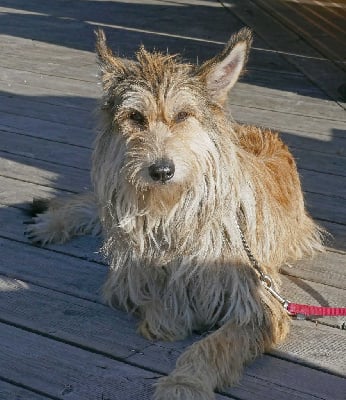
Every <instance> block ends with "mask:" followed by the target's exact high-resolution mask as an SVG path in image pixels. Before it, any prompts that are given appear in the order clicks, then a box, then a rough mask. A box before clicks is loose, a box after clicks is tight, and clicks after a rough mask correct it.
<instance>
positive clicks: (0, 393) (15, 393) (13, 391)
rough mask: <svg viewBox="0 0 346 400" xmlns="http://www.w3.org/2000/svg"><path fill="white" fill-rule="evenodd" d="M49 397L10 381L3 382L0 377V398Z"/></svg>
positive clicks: (33, 399)
mask: <svg viewBox="0 0 346 400" xmlns="http://www.w3.org/2000/svg"><path fill="white" fill-rule="evenodd" d="M48 399H49V397H46V396H43V395H41V394H38V393H35V392H31V391H29V390H27V389H23V388H21V387H18V386H16V385H12V384H11V383H8V382H4V381H2V380H1V378H0V400H48Z"/></svg>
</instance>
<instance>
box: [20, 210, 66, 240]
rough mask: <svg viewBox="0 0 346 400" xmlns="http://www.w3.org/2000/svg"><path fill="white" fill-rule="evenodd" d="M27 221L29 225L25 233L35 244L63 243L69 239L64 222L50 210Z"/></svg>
mask: <svg viewBox="0 0 346 400" xmlns="http://www.w3.org/2000/svg"><path fill="white" fill-rule="evenodd" d="M25 223H26V224H27V227H26V229H25V231H24V234H25V236H26V237H27V238H28V239H29V240H30V241H31V242H32V243H34V244H37V245H41V246H44V245H46V244H49V243H62V242H64V241H66V240H67V239H68V237H67V236H68V235H67V234H66V232H64V230H63V229H62V224H59V222H58V221H57V220H56V218H53V217H52V215H51V212H49V211H47V212H45V213H43V214H38V215H37V216H36V217H33V218H32V219H31V220H29V221H26V222H25Z"/></svg>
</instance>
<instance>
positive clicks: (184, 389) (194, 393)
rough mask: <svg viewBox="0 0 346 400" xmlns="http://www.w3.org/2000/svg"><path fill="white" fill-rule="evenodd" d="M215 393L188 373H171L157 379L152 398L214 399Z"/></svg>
mask: <svg viewBox="0 0 346 400" xmlns="http://www.w3.org/2000/svg"><path fill="white" fill-rule="evenodd" d="M214 399H215V395H214V392H213V391H212V390H211V387H210V386H208V382H202V381H200V380H198V379H196V378H195V377H193V376H190V375H189V374H187V375H184V374H179V375H178V374H174V373H173V374H172V375H169V376H167V377H164V378H161V379H159V381H158V383H157V384H156V390H155V394H154V400H214Z"/></svg>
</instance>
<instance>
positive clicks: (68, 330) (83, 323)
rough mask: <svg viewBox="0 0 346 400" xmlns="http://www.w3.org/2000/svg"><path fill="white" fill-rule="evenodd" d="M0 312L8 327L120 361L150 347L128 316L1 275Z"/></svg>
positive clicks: (96, 304) (134, 321) (133, 320)
mask: <svg viewBox="0 0 346 400" xmlns="http://www.w3.org/2000/svg"><path fill="white" fill-rule="evenodd" d="M80 266H81V268H82V267H83V265H82V262H80ZM57 267H58V266H57ZM0 310H1V320H2V321H6V323H10V324H14V325H16V326H20V327H22V328H29V329H30V330H33V331H35V332H40V333H42V334H45V335H48V336H49V337H51V338H54V337H55V338H58V339H59V340H62V341H64V342H68V343H70V344H72V345H77V346H83V347H84V348H88V349H89V350H91V351H98V352H101V353H104V354H108V355H111V356H112V357H116V358H120V359H125V358H127V357H129V356H130V355H132V354H133V353H134V352H136V351H138V352H140V351H142V350H143V349H144V348H145V347H147V346H149V345H150V344H151V343H150V342H149V341H147V340H145V339H144V338H143V337H142V336H140V335H138V334H137V332H136V320H135V319H134V318H131V317H130V316H129V315H128V314H126V313H125V312H121V311H118V310H113V309H111V308H110V307H108V306H106V305H103V304H100V303H95V302H91V301H87V300H83V299H79V298H77V297H74V296H70V295H66V294H63V293H59V292H56V291H53V290H49V289H45V288H43V287H39V286H36V285H33V284H30V283H26V282H23V281H19V280H16V279H13V278H7V277H5V276H1V275H0Z"/></svg>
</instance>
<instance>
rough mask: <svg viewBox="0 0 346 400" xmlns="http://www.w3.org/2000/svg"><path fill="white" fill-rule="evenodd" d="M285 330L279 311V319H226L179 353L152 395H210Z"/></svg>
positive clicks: (163, 398) (180, 398)
mask: <svg viewBox="0 0 346 400" xmlns="http://www.w3.org/2000/svg"><path fill="white" fill-rule="evenodd" d="M268 316H269V315H268ZM273 324H274V325H275V326H274V325H273ZM286 332H287V318H286V316H285V315H283V314H282V315H281V316H280V317H279V321H274V320H272V319H271V318H270V320H268V321H266V322H265V323H263V324H258V322H255V321H253V322H251V323H249V324H247V325H242V326H241V325H240V326H239V325H237V324H235V323H233V322H228V323H226V324H225V325H224V326H222V327H221V328H220V329H219V330H217V331H216V332H214V333H212V334H211V335H209V336H207V337H206V338H205V339H203V340H201V341H199V342H196V343H195V344H193V345H192V346H191V347H190V348H189V349H188V350H187V351H186V352H185V353H183V354H182V355H181V356H180V358H179V359H178V361H177V365H176V368H175V369H174V371H173V372H172V373H171V374H170V375H169V376H167V377H164V378H161V379H160V380H159V382H158V383H157V385H156V391H155V396H154V399H155V400H167V399H169V400H212V399H214V398H215V396H214V390H215V389H222V388H225V387H226V386H230V385H234V384H236V383H237V382H238V381H239V379H240V376H241V374H242V371H243V369H244V365H245V364H246V363H248V362H249V361H251V360H253V359H254V358H255V357H256V356H257V355H259V354H261V353H263V352H264V351H265V350H268V349H269V348H271V347H272V346H273V345H274V344H275V343H276V342H277V341H279V340H281V339H282V338H283V336H285V334H286Z"/></svg>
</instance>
